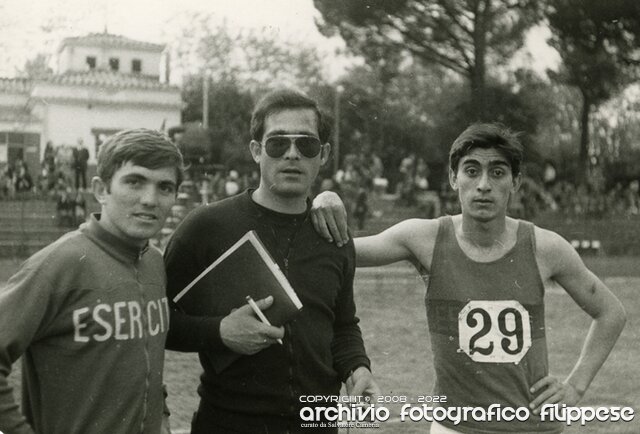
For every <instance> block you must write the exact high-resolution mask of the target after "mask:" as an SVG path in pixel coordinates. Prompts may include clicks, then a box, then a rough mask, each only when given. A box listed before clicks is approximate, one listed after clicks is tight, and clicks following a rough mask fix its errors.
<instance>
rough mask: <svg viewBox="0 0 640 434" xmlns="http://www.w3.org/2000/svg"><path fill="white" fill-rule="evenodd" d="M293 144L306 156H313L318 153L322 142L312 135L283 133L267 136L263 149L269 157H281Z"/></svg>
mask: <svg viewBox="0 0 640 434" xmlns="http://www.w3.org/2000/svg"><path fill="white" fill-rule="evenodd" d="M292 143H293V144H295V145H296V148H297V149H298V152H300V154H302V155H303V156H305V157H307V158H314V157H315V156H317V155H318V154H319V153H320V150H321V149H322V143H321V142H320V139H319V138H317V137H314V136H305V135H301V134H283V135H278V136H271V137H267V138H266V139H265V141H264V149H265V151H266V152H267V155H268V156H269V157H271V158H280V157H282V156H283V155H284V154H285V153H286V152H287V151H288V150H289V148H290V147H291V144H292Z"/></svg>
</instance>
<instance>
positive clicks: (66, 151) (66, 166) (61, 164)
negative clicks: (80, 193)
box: [55, 145, 73, 182]
mask: <svg viewBox="0 0 640 434" xmlns="http://www.w3.org/2000/svg"><path fill="white" fill-rule="evenodd" d="M55 163H56V169H57V170H58V171H60V172H62V173H63V175H64V177H65V179H67V180H69V182H71V180H72V179H73V148H72V147H71V146H69V145H62V146H59V147H58V148H56V157H55Z"/></svg>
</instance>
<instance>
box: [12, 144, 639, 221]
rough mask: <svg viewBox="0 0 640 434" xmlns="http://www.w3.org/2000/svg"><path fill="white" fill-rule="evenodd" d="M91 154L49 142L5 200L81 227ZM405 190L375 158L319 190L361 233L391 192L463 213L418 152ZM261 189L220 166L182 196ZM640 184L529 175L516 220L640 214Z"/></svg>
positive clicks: (194, 198)
mask: <svg viewBox="0 0 640 434" xmlns="http://www.w3.org/2000/svg"><path fill="white" fill-rule="evenodd" d="M88 159H89V153H88V151H87V149H86V148H85V147H84V145H83V144H82V142H81V141H80V140H79V141H78V144H77V146H75V147H72V146H68V145H62V146H56V147H54V146H53V144H52V143H51V142H48V143H47V145H46V147H45V150H44V153H43V159H42V163H41V167H40V172H39V173H38V175H37V176H35V177H34V176H33V175H32V173H31V171H30V168H29V167H28V165H27V164H26V162H24V161H22V160H16V161H15V162H13V164H6V163H5V164H4V165H1V166H0V199H2V198H5V199H6V198H8V199H16V198H18V199H23V198H31V197H41V198H48V199H50V200H54V201H55V202H56V204H57V206H56V207H57V212H58V221H59V223H60V225H62V226H69V227H74V226H77V225H78V224H79V223H81V222H82V221H84V219H85V217H86V197H85V195H84V194H83V193H85V192H86V191H87V179H86V177H87V163H88ZM397 173H398V176H397V178H396V179H398V182H397V185H395V186H394V188H393V191H388V190H389V188H388V187H389V182H388V180H387V178H386V177H385V168H384V166H383V163H382V160H381V159H380V157H378V156H377V155H376V154H375V153H372V152H368V153H365V152H362V153H360V154H357V155H356V154H349V155H346V156H345V157H344V158H343V161H342V166H341V167H340V168H339V170H338V171H337V172H336V173H335V174H334V175H333V176H328V177H325V178H324V179H323V180H322V181H321V184H320V185H318V188H317V190H318V191H324V190H332V191H335V192H337V193H338V194H339V195H340V196H341V197H342V199H343V200H344V202H345V205H346V207H347V212H348V214H349V217H350V219H351V220H352V221H354V222H355V224H356V227H357V228H358V229H363V228H364V226H365V224H366V222H367V220H368V219H369V218H371V217H372V216H378V214H379V211H377V210H375V209H371V206H370V201H369V198H370V196H371V195H372V194H374V195H380V194H382V193H390V194H392V195H395V197H396V198H397V201H398V204H399V205H402V206H407V207H414V208H417V209H418V210H419V211H420V215H421V216H422V217H425V218H435V217H438V216H440V215H443V214H456V213H458V212H459V211H460V209H459V203H458V199H457V195H456V193H455V192H454V191H452V190H451V188H450V187H449V185H448V182H447V180H444V181H443V182H442V183H441V184H440V185H439V187H440V188H434V185H433V180H432V179H431V172H430V168H429V165H428V164H427V162H426V161H425V160H424V159H423V158H420V157H417V156H416V155H415V154H410V155H408V156H406V157H404V158H402V159H401V162H400V164H399V166H398V168H397ZM258 183H259V173H258V171H257V170H249V171H245V172H242V171H238V170H234V169H231V170H228V169H225V168H222V167H219V168H218V169H217V170H214V171H211V173H200V174H197V175H194V174H193V172H190V173H187V176H186V179H185V182H184V185H183V187H182V191H183V193H184V194H187V195H188V196H189V198H190V199H189V200H190V201H191V202H192V203H195V204H206V203H210V202H215V201H217V200H220V199H224V198H226V197H229V196H233V195H235V194H237V193H239V192H241V191H244V190H245V189H246V188H249V187H256V186H257V185H258ZM639 190H640V183H639V181H638V180H637V179H636V180H631V181H630V182H618V183H616V184H614V185H613V186H612V187H611V188H609V189H605V188H602V187H600V188H596V187H594V186H592V185H591V184H578V183H575V182H571V181H567V180H559V181H555V182H553V183H547V185H543V184H542V183H539V182H535V181H534V180H533V179H531V178H528V177H524V178H523V182H522V186H521V188H520V190H519V191H518V192H517V193H516V194H515V195H513V196H512V198H511V201H510V205H509V214H510V215H512V216H514V217H518V218H524V219H529V220H531V219H535V217H536V216H538V215H540V214H541V213H549V212H551V213H556V214H559V215H562V216H565V217H578V216H582V217H587V218H607V217H611V216H633V215H640V192H639Z"/></svg>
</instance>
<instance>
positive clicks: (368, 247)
mask: <svg viewBox="0 0 640 434" xmlns="http://www.w3.org/2000/svg"><path fill="white" fill-rule="evenodd" d="M438 227H439V222H438V220H425V219H409V220H404V221H401V222H400V223H397V224H396V225H394V226H391V227H390V228H389V229H387V230H385V231H383V232H380V233H379V234H377V235H371V236H368V237H361V238H356V239H355V240H354V242H355V247H356V264H357V266H358V267H374V266H380V265H388V264H392V263H394V262H398V261H403V260H410V261H412V262H415V261H416V259H417V256H418V251H422V252H429V253H432V252H433V246H434V245H435V241H436V236H437V234H438ZM423 265H429V264H423Z"/></svg>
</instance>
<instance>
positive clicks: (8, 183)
mask: <svg viewBox="0 0 640 434" xmlns="http://www.w3.org/2000/svg"><path fill="white" fill-rule="evenodd" d="M0 183H1V184H0V187H1V188H2V196H3V197H5V198H7V199H13V197H14V196H15V193H16V189H15V184H14V182H13V165H12V164H11V163H6V165H5V166H4V167H3V169H2V175H1V177H0Z"/></svg>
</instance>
